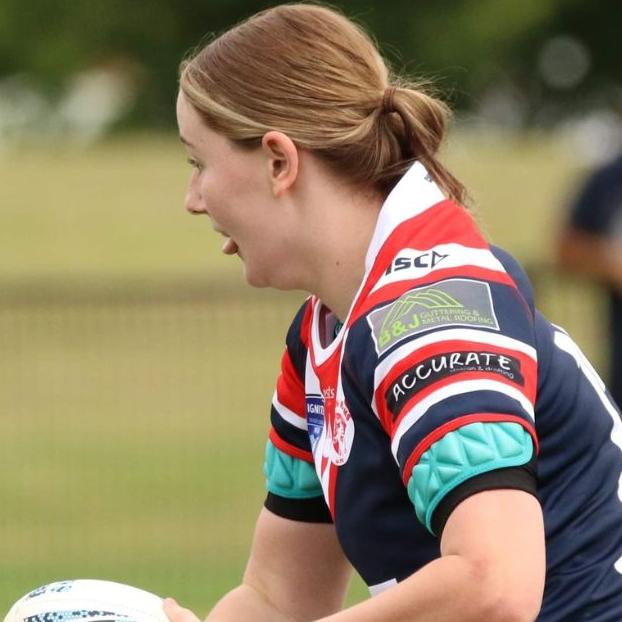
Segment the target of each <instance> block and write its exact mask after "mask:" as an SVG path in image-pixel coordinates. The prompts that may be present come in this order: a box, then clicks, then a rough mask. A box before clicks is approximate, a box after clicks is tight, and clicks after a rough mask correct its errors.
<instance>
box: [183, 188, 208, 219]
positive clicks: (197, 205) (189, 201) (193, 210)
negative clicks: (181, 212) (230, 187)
mask: <svg viewBox="0 0 622 622" xmlns="http://www.w3.org/2000/svg"><path fill="white" fill-rule="evenodd" d="M186 210H187V211H188V212H190V214H194V215H197V214H205V213H206V212H207V210H206V209H205V208H204V207H203V205H202V203H201V201H200V200H198V197H196V196H193V195H192V192H188V193H187V194H186Z"/></svg>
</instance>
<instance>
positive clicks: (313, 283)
mask: <svg viewBox="0 0 622 622" xmlns="http://www.w3.org/2000/svg"><path fill="white" fill-rule="evenodd" d="M331 181H332V180H324V182H323V183H320V184H319V185H316V186H314V188H313V193H312V194H310V195H309V196H310V197H312V201H310V202H309V203H308V206H309V209H307V210H306V213H307V215H308V220H307V222H306V225H307V226H306V227H305V238H304V239H305V240H306V241H307V248H306V249H305V250H306V253H305V257H306V266H307V270H306V274H307V279H306V280H307V284H306V289H307V290H308V291H310V292H311V293H313V294H315V295H316V296H318V297H319V298H320V299H321V300H322V302H323V303H324V304H325V305H326V306H327V307H328V308H329V309H330V310H331V311H332V312H333V313H335V315H336V316H337V317H338V318H339V319H340V320H345V318H346V316H347V314H348V311H349V309H350V307H351V305H352V303H353V301H354V296H355V295H356V292H357V291H358V289H359V287H360V284H361V281H362V279H363V275H364V274H365V255H366V253H367V249H368V247H369V244H370V241H371V237H372V235H373V232H374V229H375V226H376V221H377V219H378V213H379V211H380V207H381V205H382V200H383V199H382V197H381V196H380V195H378V194H372V193H363V192H355V191H353V190H352V189H351V188H350V187H344V186H343V185H341V186H340V185H338V184H335V183H331ZM303 244H304V242H303Z"/></svg>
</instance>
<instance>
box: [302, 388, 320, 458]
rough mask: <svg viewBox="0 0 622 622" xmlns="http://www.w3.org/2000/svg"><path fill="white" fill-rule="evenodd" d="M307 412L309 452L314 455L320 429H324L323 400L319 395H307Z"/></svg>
mask: <svg viewBox="0 0 622 622" xmlns="http://www.w3.org/2000/svg"><path fill="white" fill-rule="evenodd" d="M305 405H306V410H307V429H308V430H309V440H310V441H311V451H312V452H313V453H315V448H316V447H317V444H318V441H319V440H320V436H321V435H322V429H323V428H324V398H323V397H322V396H321V395H307V396H306V398H305Z"/></svg>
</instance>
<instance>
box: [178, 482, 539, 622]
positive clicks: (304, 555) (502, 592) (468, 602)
mask: <svg viewBox="0 0 622 622" xmlns="http://www.w3.org/2000/svg"><path fill="white" fill-rule="evenodd" d="M282 521H284V522H282ZM290 522H291V521H286V520H285V519H279V518H278V517H274V516H270V515H268V516H266V515H265V513H264V514H263V515H262V517H260V524H259V525H258V532H257V535H256V538H255V543H254V546H253V554H252V555H251V560H250V562H249V566H248V569H247V571H246V574H245V577H244V582H243V584H242V586H241V587H240V588H238V589H237V590H234V591H233V592H231V593H230V594H228V595H227V596H225V598H224V599H223V600H222V601H220V603H219V604H217V605H216V607H215V608H214V610H213V611H212V613H211V614H210V615H209V616H208V618H207V619H208V620H209V621H213V622H225V621H228V620H236V621H237V620H240V619H244V618H246V619H249V620H253V622H263V621H265V622H268V621H269V622H294V621H296V622H298V621H299V620H318V622H403V621H404V620H409V621H412V622H426V621H433V622H444V621H447V622H450V621H454V620H461V622H469V621H470V620H473V621H474V622H481V621H482V620H486V621H487V622H496V621H499V622H522V621H525V622H527V621H529V620H534V619H535V618H536V617H537V615H538V611H539V609H540V605H541V601H542V591H543V588H544V575H545V552H544V527H543V522H542V512H541V510H540V506H539V504H538V501H537V500H536V499H535V497H533V496H532V495H530V494H528V493H526V492H523V491H519V490H491V491H486V492H481V493H478V494H476V495H473V496H471V497H468V498H467V499H466V500H464V501H463V502H462V503H460V504H459V505H458V506H457V507H456V509H455V510H454V511H453V512H452V514H451V515H450V517H449V519H448V521H447V524H446V526H445V529H444V531H443V535H442V539H441V554H442V555H441V557H440V558H439V559H437V560H435V561H433V562H431V563H429V564H428V565H427V566H424V567H423V568H422V569H421V570H420V571H419V572H416V573H415V574H413V575H412V576H411V577H409V578H408V579H406V580H405V581H402V582H401V583H400V584H398V585H397V586H395V587H393V588H391V589H390V590H387V591H386V592H384V593H382V594H380V595H379V596H376V597H375V598H372V599H370V600H367V601H365V602H362V603H360V604H358V605H355V606H353V607H350V608H349V609H345V610H343V611H341V612H339V613H334V614H331V615H327V616H326V617H322V618H319V619H318V618H316V617H313V616H317V615H322V613H321V610H322V609H323V610H324V613H326V612H327V611H328V610H331V609H333V610H336V609H338V608H339V606H340V604H341V601H342V599H343V595H344V593H345V589H346V585H347V577H348V575H349V573H348V571H347V569H346V568H347V565H346V564H345V562H344V560H343V557H342V556H341V554H340V553H339V554H338V553H337V552H336V549H335V547H334V545H335V544H336V542H335V540H334V533H330V530H331V527H330V526H328V525H313V526H312V525H308V524H304V523H300V524H297V525H296V524H294V525H287V524H286V523H290ZM262 523H263V524H262ZM282 530H283V531H282ZM286 532H287V536H286V537H285V540H283V538H282V536H283V535H285V533H286ZM258 536H259V539H258ZM309 536H311V538H312V539H311V540H310V539H309ZM275 538H276V539H275ZM283 544H287V545H288V546H290V547H291V549H290V551H289V554H285V555H284V556H283V551H282V545H283ZM272 546H276V550H277V551H278V555H276V556H275V555H274V552H273V551H272V550H271V548H270V547H272ZM321 551H323V553H321ZM285 558H289V561H285ZM277 559H281V561H282V562H283V563H286V564H288V566H287V567H288V568H289V570H290V571H289V572H285V573H284V572H283V567H282V566H279V565H278V563H277ZM301 559H304V560H305V563H302V564H301V563H300V560H301ZM300 586H303V589H302V590H300V589H298V588H299V587H300ZM305 588H306V589H305ZM320 595H322V596H323V597H324V598H318V597H319V596H320ZM316 599H317V600H318V602H316ZM167 613H168V614H169V617H170V618H171V619H172V620H173V621H174V622H196V618H195V617H194V616H193V615H192V614H191V613H190V612H189V611H187V610H182V609H178V608H176V607H174V605H172V604H171V603H170V602H169V603H168V604H167ZM309 616H311V617H309Z"/></svg>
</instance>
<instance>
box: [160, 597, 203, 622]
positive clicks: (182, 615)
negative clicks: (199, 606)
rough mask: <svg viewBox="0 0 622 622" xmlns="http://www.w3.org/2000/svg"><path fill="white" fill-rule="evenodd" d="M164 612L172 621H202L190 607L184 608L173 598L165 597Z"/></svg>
mask: <svg viewBox="0 0 622 622" xmlns="http://www.w3.org/2000/svg"><path fill="white" fill-rule="evenodd" d="M164 613H165V614H166V617H167V618H168V619H169V620H170V621H171V622H200V620H199V618H198V617H197V616H196V615H194V613H193V612H192V611H190V609H184V608H183V607H182V606H181V605H179V604H178V603H177V601H176V600H175V599H173V598H165V599H164Z"/></svg>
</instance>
